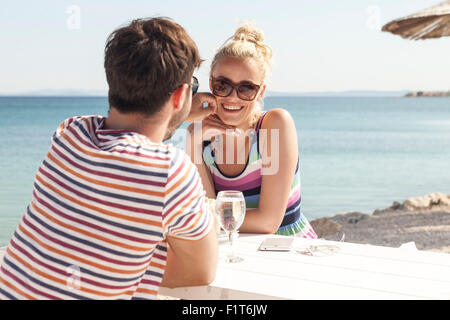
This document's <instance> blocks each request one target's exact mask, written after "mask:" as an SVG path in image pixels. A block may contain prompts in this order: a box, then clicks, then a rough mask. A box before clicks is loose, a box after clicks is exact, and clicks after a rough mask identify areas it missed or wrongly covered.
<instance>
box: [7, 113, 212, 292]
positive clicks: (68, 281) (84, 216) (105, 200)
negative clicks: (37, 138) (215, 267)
mask: <svg viewBox="0 0 450 320" xmlns="http://www.w3.org/2000/svg"><path fill="white" fill-rule="evenodd" d="M104 121H105V118H103V117H100V116H84V117H74V118H70V119H67V120H66V121H65V122H64V123H62V124H61V126H60V127H59V128H58V129H57V130H56V132H55V134H54V135H53V137H52V144H51V148H50V151H49V152H48V154H47V156H46V157H45V159H44V161H43V163H42V165H41V166H40V167H39V170H38V172H37V174H36V178H35V182H34V188H33V196H32V200H31V203H30V204H29V206H28V208H27V210H26V212H25V214H24V216H23V217H22V219H21V221H20V223H19V225H18V227H17V229H16V231H15V232H14V234H13V236H12V238H11V240H10V243H9V245H8V248H7V251H6V254H5V256H4V259H3V262H2V265H1V267H0V299H131V298H133V299H142V298H143V299H154V298H156V296H157V293H158V289H159V286H160V283H161V280H162V276H163V273H164V268H165V264H166V257H167V242H166V240H165V239H166V235H170V236H174V237H178V238H181V239H189V240H196V239H201V238H203V237H204V236H205V235H206V234H207V233H208V232H209V230H210V228H211V221H210V216H209V215H208V214H207V212H206V211H205V212H204V211H203V205H204V194H205V193H204V191H203V186H202V184H201V181H200V177H199V174H198V172H197V169H196V167H195V166H194V165H193V164H192V162H191V161H190V159H189V157H188V156H187V155H186V154H185V153H184V152H183V151H181V150H178V149H176V148H174V147H173V146H172V145H164V144H162V143H153V142H151V141H150V140H149V139H148V138H147V137H145V136H143V135H141V134H138V133H136V132H128V131H124V130H105V129H102V126H103V123H104Z"/></svg>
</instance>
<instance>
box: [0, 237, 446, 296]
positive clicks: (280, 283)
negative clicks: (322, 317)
mask: <svg viewBox="0 0 450 320" xmlns="http://www.w3.org/2000/svg"><path fill="white" fill-rule="evenodd" d="M266 237H276V236H273V235H270V236H269V235H245V234H244V235H241V236H240V238H239V239H238V240H237V243H236V253H238V254H239V255H241V256H242V257H243V258H244V261H243V262H239V263H235V264H229V263H226V262H225V261H224V260H225V257H226V255H227V254H228V252H229V248H228V245H227V243H222V244H221V245H220V261H219V267H218V270H217V275H216V279H215V280H214V281H213V282H212V283H211V284H210V285H209V286H198V287H183V288H175V289H169V288H161V289H160V292H159V293H160V294H161V295H167V296H172V297H178V298H182V299H202V300H208V299H215V300H217V299H231V300H240V299H248V300H253V299H255V300H259V299H261V300H262V299H295V300H300V299H357V300H360V299H450V254H447V253H436V252H425V251H418V250H408V249H403V248H389V247H380V246H372V245H362V244H353V243H346V242H333V241H324V240H309V239H300V238H296V239H295V241H294V248H304V247H305V246H307V245H308V244H330V245H335V246H338V247H339V251H338V252H337V253H336V254H334V255H328V256H320V257H319V256H308V255H303V254H299V253H296V252H293V251H292V252H261V251H257V249H258V247H259V244H260V243H261V242H262V240H264V239H265V238H266ZM3 249H4V248H3ZM3 254H4V251H2V250H1V249H0V261H1V260H2V256H3Z"/></svg>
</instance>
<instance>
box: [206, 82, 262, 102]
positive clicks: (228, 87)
mask: <svg viewBox="0 0 450 320" xmlns="http://www.w3.org/2000/svg"><path fill="white" fill-rule="evenodd" d="M260 88H261V86H259V85H257V84H254V83H251V82H248V81H244V82H241V83H238V84H234V83H233V82H231V81H230V80H228V79H224V78H214V77H211V89H212V93H213V95H215V96H219V97H228V96H229V95H230V94H231V93H232V92H233V89H235V90H236V94H237V96H238V97H239V98H240V99H242V100H245V101H252V100H253V99H255V98H256V95H257V94H258V92H259V89H260Z"/></svg>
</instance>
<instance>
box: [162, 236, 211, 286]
mask: <svg viewBox="0 0 450 320" xmlns="http://www.w3.org/2000/svg"><path fill="white" fill-rule="evenodd" d="M167 242H168V244H169V246H168V248H167V264H166V269H165V272H164V277H163V279H162V283H161V286H163V287H168V288H175V287H186V286H201V285H208V284H210V283H211V282H212V281H213V280H214V278H215V276H216V269H217V261H218V241H217V234H216V231H215V229H214V228H211V230H210V232H209V233H208V234H207V235H206V236H205V237H203V238H202V239H200V240H183V239H178V238H175V237H171V236H168V237H167Z"/></svg>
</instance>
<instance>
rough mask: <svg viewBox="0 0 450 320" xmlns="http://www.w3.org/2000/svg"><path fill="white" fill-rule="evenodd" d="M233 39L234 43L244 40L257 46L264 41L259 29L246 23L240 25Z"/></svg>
mask: <svg viewBox="0 0 450 320" xmlns="http://www.w3.org/2000/svg"><path fill="white" fill-rule="evenodd" d="M233 38H234V40H235V41H239V40H241V41H243V40H246V41H249V42H253V43H256V44H258V43H260V42H263V41H264V34H263V32H262V31H261V30H260V29H258V28H256V27H255V26H254V25H253V24H251V23H250V22H247V23H245V24H243V25H241V26H240V27H239V28H238V29H237V30H236V32H235V33H234V37H233Z"/></svg>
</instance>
